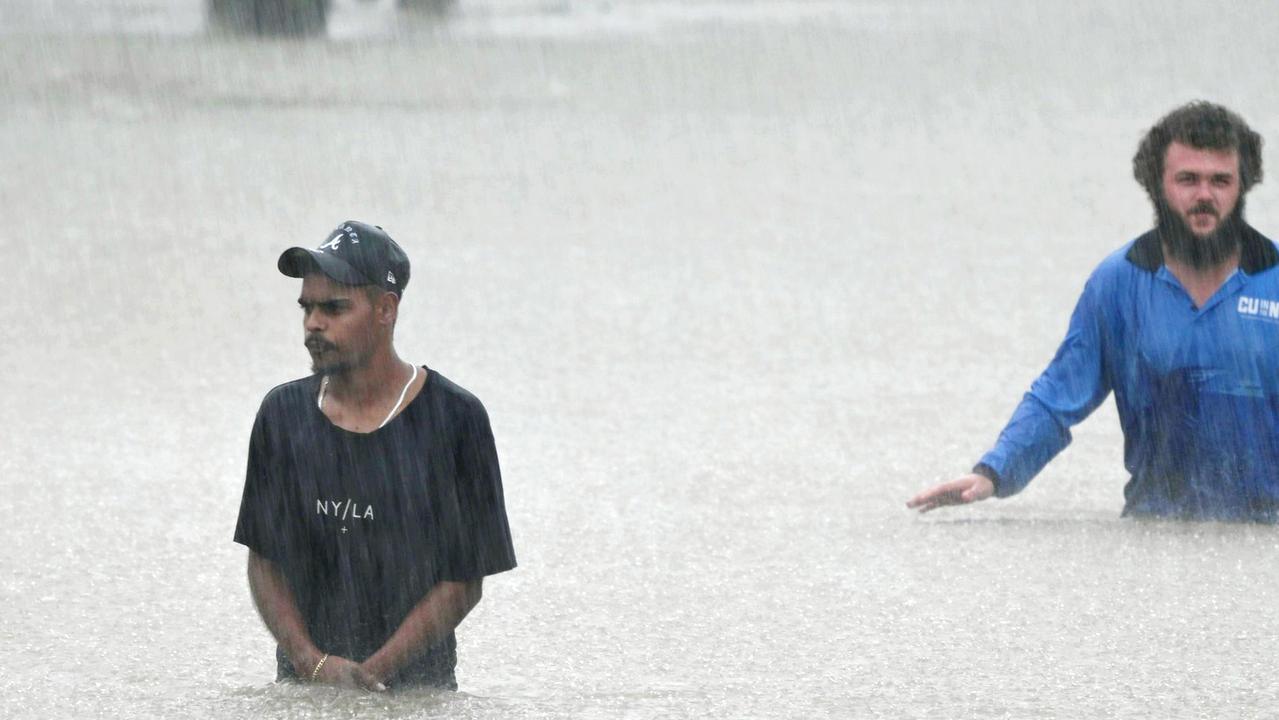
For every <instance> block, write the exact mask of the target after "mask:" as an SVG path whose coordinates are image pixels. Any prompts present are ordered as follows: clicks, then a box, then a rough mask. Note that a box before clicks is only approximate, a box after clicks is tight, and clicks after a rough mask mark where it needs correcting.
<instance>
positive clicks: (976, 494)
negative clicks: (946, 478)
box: [906, 473, 995, 513]
mask: <svg viewBox="0 0 1279 720" xmlns="http://www.w3.org/2000/svg"><path fill="white" fill-rule="evenodd" d="M994 494H995V483H993V482H991V481H990V478H988V477H985V476H982V475H978V474H977V473H969V474H968V475H965V476H963V477H961V478H959V479H958V480H951V481H950V482H945V483H942V484H941V485H937V486H935V487H931V488H929V489H927V490H925V491H923V492H922V493H920V494H918V495H916V496H915V497H913V498H911V499H909V500H907V501H906V507H908V508H911V509H912V510H913V509H918V510H919V511H920V512H921V513H926V512H928V511H929V510H934V509H936V508H939V507H941V506H943V505H966V504H968V503H972V502H977V501H978V500H985V499H986V498H988V497H990V496H991V495H994Z"/></svg>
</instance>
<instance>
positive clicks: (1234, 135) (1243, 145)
mask: <svg viewBox="0 0 1279 720" xmlns="http://www.w3.org/2000/svg"><path fill="white" fill-rule="evenodd" d="M1174 141H1176V142H1179V143H1182V144H1183V145H1189V146H1190V147H1192V148H1195V149H1197V150H1234V151H1235V152H1237V153H1238V154H1239V184H1240V187H1241V191H1242V192H1241V194H1246V193H1247V192H1248V191H1249V190H1250V189H1252V186H1253V185H1256V184H1257V183H1259V182H1261V136H1260V135H1258V134H1257V133H1255V132H1253V130H1252V128H1250V127H1248V123H1246V122H1244V121H1243V118H1241V117H1239V116H1238V115H1236V114H1235V113H1234V112H1232V111H1230V110H1229V109H1227V108H1225V107H1222V106H1221V105H1217V104H1214V103H1210V102H1207V101H1205V100H1196V101H1194V102H1189V103H1186V104H1185V105H1182V106H1181V107H1179V108H1177V109H1176V110H1173V111H1172V112H1170V113H1168V114H1167V115H1165V116H1163V117H1162V118H1160V120H1159V122H1157V123H1155V126H1154V127H1152V128H1150V132H1148V133H1146V137H1144V138H1142V140H1141V144H1140V145H1138V146H1137V154H1136V155H1134V156H1133V158H1132V175H1133V177H1134V178H1136V179H1137V183H1138V184H1140V185H1141V186H1142V187H1143V188H1145V189H1146V194H1148V195H1150V199H1151V200H1153V201H1155V202H1159V200H1160V198H1162V197H1163V190H1162V188H1163V175H1164V156H1165V155H1167V154H1168V146H1169V145H1170V144H1172V143H1173V142H1174Z"/></svg>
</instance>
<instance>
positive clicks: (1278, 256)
mask: <svg viewBox="0 0 1279 720" xmlns="http://www.w3.org/2000/svg"><path fill="white" fill-rule="evenodd" d="M1239 244H1240V255H1239V269H1241V270H1243V271H1244V272H1245V273H1247V274H1249V275H1256V274H1257V273H1259V272H1262V271H1265V270H1269V269H1270V268H1272V267H1274V266H1275V265H1276V264H1279V250H1276V249H1275V244H1274V243H1273V242H1271V241H1270V240H1269V239H1268V238H1266V236H1265V235H1262V234H1261V233H1259V232H1257V231H1256V230H1255V229H1253V227H1252V226H1251V225H1244V226H1243V237H1241V238H1240V240H1239ZM1125 257H1127V258H1128V262H1130V263H1132V264H1133V265H1136V266H1137V267H1139V268H1141V269H1142V270H1146V271H1149V272H1156V271H1158V270H1159V268H1160V267H1162V266H1163V264H1164V248H1163V245H1162V244H1160V242H1159V232H1158V231H1157V230H1154V229H1152V230H1150V231H1149V232H1147V233H1146V234H1144V235H1142V236H1141V237H1139V238H1137V239H1136V240H1134V241H1133V244H1132V247H1131V248H1129V249H1128V254H1127V255H1126V256H1125Z"/></svg>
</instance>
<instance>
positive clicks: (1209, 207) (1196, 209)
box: [1189, 202, 1221, 218]
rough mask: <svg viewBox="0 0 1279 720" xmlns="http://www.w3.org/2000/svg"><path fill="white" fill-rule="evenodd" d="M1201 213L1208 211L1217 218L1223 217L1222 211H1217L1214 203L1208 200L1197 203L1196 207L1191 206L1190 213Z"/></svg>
mask: <svg viewBox="0 0 1279 720" xmlns="http://www.w3.org/2000/svg"><path fill="white" fill-rule="evenodd" d="M1200 213H1206V214H1208V215H1211V216H1213V217H1215V218H1220V217H1221V213H1218V212H1217V208H1215V207H1213V206H1212V205H1210V204H1208V203H1206V202H1201V203H1199V204H1197V205H1195V206H1194V207H1192V208H1190V213H1189V214H1190V215H1198V214H1200Z"/></svg>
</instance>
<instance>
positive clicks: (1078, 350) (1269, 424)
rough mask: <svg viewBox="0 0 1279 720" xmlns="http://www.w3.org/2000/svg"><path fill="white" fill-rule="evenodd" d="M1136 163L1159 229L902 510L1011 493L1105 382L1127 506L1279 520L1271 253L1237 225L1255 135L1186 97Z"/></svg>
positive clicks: (1277, 335)
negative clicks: (940, 474) (985, 427)
mask: <svg viewBox="0 0 1279 720" xmlns="http://www.w3.org/2000/svg"><path fill="white" fill-rule="evenodd" d="M1133 174H1134V176H1135V177H1136V179H1137V182H1139V183H1140V184H1141V185H1142V187H1143V188H1145V190H1146V192H1147V193H1148V194H1149V195H1150V199H1151V201H1152V202H1153V204H1154V207H1155V221H1156V226H1155V227H1154V228H1153V229H1152V230H1150V231H1149V232H1147V233H1145V234H1144V235H1142V236H1141V237H1138V238H1137V239H1135V240H1133V241H1131V242H1129V243H1128V244H1127V245H1125V246H1124V247H1122V248H1120V249H1119V250H1118V251H1117V252H1115V253H1114V254H1112V255H1111V256H1110V257H1108V258H1106V259H1105V260H1104V261H1102V263H1101V264H1100V265H1099V266H1098V267H1097V269H1096V270H1095V271H1094V272H1093V274H1092V276H1091V277H1090V278H1089V279H1088V282H1087V284H1086V285H1085V286H1084V291H1083V294H1082V296H1081V297H1080V299H1079V302H1078V304H1077V305H1076V307H1075V311H1074V314H1073V315H1072V316H1071V320H1070V328H1069V330H1068V331H1067V333H1066V339H1065V341H1064V342H1062V344H1061V347H1060V348H1059V349H1058V351H1057V354H1056V356H1055V357H1054V358H1053V360H1052V362H1051V363H1050V364H1049V366H1048V368H1047V369H1046V370H1045V371H1044V372H1043V374H1042V375H1040V376H1039V378H1038V379H1037V380H1035V382H1034V383H1033V384H1032V386H1031V388H1030V391H1029V392H1028V393H1026V395H1025V397H1024V398H1023V400H1022V402H1021V404H1020V405H1018V407H1017V409H1016V411H1015V412H1014V413H1013V416H1012V419H1011V420H1010V421H1009V422H1008V425H1007V426H1006V427H1005V428H1004V430H1003V432H1002V433H1001V434H1000V436H999V439H998V441H997V442H996V443H995V446H994V448H993V449H991V450H990V451H989V452H988V453H986V454H985V455H984V456H983V457H982V458H981V460H980V462H978V463H977V465H976V466H975V467H974V468H973V470H972V472H971V473H969V474H967V475H964V476H962V477H960V478H958V479H956V480H952V481H950V482H946V483H942V484H940V485H937V486H935V487H933V488H930V489H928V490H925V491H924V492H922V493H920V494H918V495H916V496H915V497H913V498H911V499H910V500H909V501H908V502H907V507H910V508H917V509H919V510H920V511H921V512H927V511H929V510H932V509H934V508H937V507H940V506H943V505H956V504H964V503H971V502H975V501H978V500H983V499H985V498H988V497H990V496H992V495H994V496H996V497H1008V496H1010V495H1013V494H1015V493H1017V492H1019V491H1020V490H1021V489H1022V488H1024V487H1025V486H1026V484H1027V483H1029V482H1030V480H1031V478H1033V477H1034V476H1035V475H1036V474H1037V473H1038V472H1039V471H1040V470H1041V469H1042V468H1043V467H1044V466H1045V465H1046V464H1047V463H1048V461H1049V460H1051V459H1052V458H1053V457H1054V456H1056V455H1057V453H1059V452H1061V450H1062V449H1064V448H1065V447H1066V445H1067V444H1069V443H1070V428H1071V426H1073V425H1075V424H1076V423H1078V422H1080V421H1082V420H1083V419H1084V418H1085V417H1087V416H1088V414H1089V413H1091V412H1092V411H1093V410H1094V409H1096V408H1097V406H1098V405H1100V404H1101V402H1102V401H1103V400H1105V398H1106V396H1107V395H1108V394H1109V393H1110V392H1112V391H1113V392H1114V393H1115V404H1116V406H1117V407H1118V410H1119V421H1120V424H1121V426H1122V428H1123V433H1124V465H1125V467H1126V468H1127V469H1128V471H1129V472H1130V473H1131V479H1130V480H1129V481H1128V483H1127V485H1126V486H1125V487H1124V498H1125V503H1124V511H1123V514H1124V515H1125V516H1155V517H1172V518H1182V519H1207V520H1245V521H1261V522H1273V521H1275V520H1276V519H1277V518H1279V268H1277V267H1276V265H1277V264H1279V250H1277V249H1276V247H1275V244H1274V243H1273V242H1271V241H1270V240H1269V239H1267V238H1265V237H1263V236H1262V235H1261V234H1260V233H1259V232H1257V231H1256V230H1254V229H1253V228H1252V227H1251V226H1249V225H1248V223H1247V222H1245V220H1244V198H1245V196H1246V195H1247V193H1248V191H1249V190H1250V189H1251V188H1252V187H1253V186H1254V185H1255V184H1257V183H1258V182H1260V181H1261V137H1260V136H1259V135H1258V134H1257V133H1255V132H1253V131H1252V130H1251V129H1250V128H1249V127H1248V125H1247V124H1246V123H1245V122H1244V121H1243V119H1241V118H1240V117H1239V116H1238V115H1236V114H1235V113H1234V112H1231V111H1230V110H1228V109H1226V108H1224V107H1222V106H1220V105H1215V104H1212V103H1208V102H1193V103H1190V104H1187V105H1184V106H1182V107H1180V108H1177V109H1176V110H1174V111H1172V112H1171V113H1169V114H1168V115H1167V116H1165V117H1164V118H1163V119H1161V120H1160V121H1159V122H1158V123H1157V124H1156V125H1155V126H1154V127H1153V128H1151V129H1150V132H1149V133H1148V134H1147V135H1146V137H1145V138H1144V139H1143V140H1142V142H1141V144H1140V146H1139V147H1138V150H1137V154H1136V156H1135V157H1134V158H1133Z"/></svg>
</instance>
